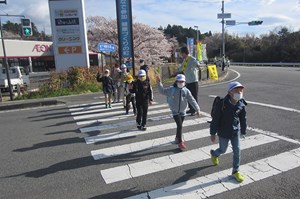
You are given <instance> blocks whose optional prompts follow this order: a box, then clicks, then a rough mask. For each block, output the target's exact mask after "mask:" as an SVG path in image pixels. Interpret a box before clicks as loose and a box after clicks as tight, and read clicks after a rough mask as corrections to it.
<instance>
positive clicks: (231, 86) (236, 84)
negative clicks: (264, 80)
mask: <svg viewBox="0 0 300 199" xmlns="http://www.w3.org/2000/svg"><path fill="white" fill-rule="evenodd" d="M237 87H242V88H244V86H243V85H242V84H241V83H240V82H230V83H229V84H228V85H227V91H228V92H229V91H232V90H233V89H235V88H237Z"/></svg>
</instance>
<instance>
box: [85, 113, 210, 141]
mask: <svg viewBox="0 0 300 199" xmlns="http://www.w3.org/2000/svg"><path fill="white" fill-rule="evenodd" d="M209 120H210V118H207V117H204V118H195V119H190V120H185V121H184V122H183V127H185V126H193V125H199V124H203V123H206V122H207V121H209ZM168 129H176V124H175V122H170V123H167V124H160V125H155V126H149V127H148V128H147V131H140V130H137V129H130V130H122V131H117V132H113V133H106V134H100V135H96V136H90V137H85V138H84V139H85V142H86V143H87V144H93V143H96V142H104V141H108V140H116V139H121V138H127V137H132V136H137V135H145V134H149V133H154V132H161V131H164V130H168ZM137 132H138V134H137Z"/></svg>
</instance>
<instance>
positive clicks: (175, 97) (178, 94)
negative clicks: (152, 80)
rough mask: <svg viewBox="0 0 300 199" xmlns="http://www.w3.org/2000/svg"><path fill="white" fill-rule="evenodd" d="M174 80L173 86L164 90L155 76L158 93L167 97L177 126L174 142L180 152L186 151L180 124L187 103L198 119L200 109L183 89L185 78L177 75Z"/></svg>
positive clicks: (189, 93)
mask: <svg viewBox="0 0 300 199" xmlns="http://www.w3.org/2000/svg"><path fill="white" fill-rule="evenodd" d="M175 80H176V81H175V83H174V85H173V86H170V87H168V88H164V87H163V85H162V83H161V82H160V78H159V77H158V76H156V82H157V85H158V91H159V92H160V93H161V94H163V95H166V96H167V97H168V104H169V107H170V109H171V112H172V115H173V118H174V120H175V122H176V125H177V131H176V137H175V142H176V143H177V144H178V147H179V148H180V149H181V150H184V149H186V145H185V144H184V142H183V140H182V124H183V121H184V117H185V115H186V109H187V107H188V103H190V104H191V105H192V106H193V108H194V109H195V110H196V114H197V116H198V117H200V107H199V105H198V103H197V102H196V100H195V98H194V97H193V96H192V94H191V92H190V90H189V89H187V88H186V87H185V76H184V75H182V74H178V75H177V76H176V78H175Z"/></svg>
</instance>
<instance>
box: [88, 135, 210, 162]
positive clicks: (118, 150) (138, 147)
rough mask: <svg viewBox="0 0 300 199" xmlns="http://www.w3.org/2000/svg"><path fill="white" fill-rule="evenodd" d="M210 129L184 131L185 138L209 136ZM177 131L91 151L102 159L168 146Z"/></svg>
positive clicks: (95, 157) (194, 138)
mask: <svg viewBox="0 0 300 199" xmlns="http://www.w3.org/2000/svg"><path fill="white" fill-rule="evenodd" d="M209 136H210V135H209V129H202V130H197V131H192V132H188V133H184V140H185V141H191V140H196V139H200V138H205V137H209ZM174 139H175V133H174V135H171V136H166V137H162V138H156V139H151V140H145V141H141V142H134V143H130V144H124V145H119V146H114V147H109V148H105V149H98V150H93V151H91V154H92V156H93V158H94V160H100V159H104V158H110V157H113V156H119V155H124V154H128V153H134V152H138V151H143V150H149V149H154V148H159V147H163V146H168V145H171V144H174Z"/></svg>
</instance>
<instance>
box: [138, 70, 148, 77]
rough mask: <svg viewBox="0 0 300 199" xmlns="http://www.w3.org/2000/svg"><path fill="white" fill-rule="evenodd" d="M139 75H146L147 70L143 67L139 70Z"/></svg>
mask: <svg viewBox="0 0 300 199" xmlns="http://www.w3.org/2000/svg"><path fill="white" fill-rule="evenodd" d="M138 76H139V77H140V76H146V71H145V70H143V69H141V70H139V72H138Z"/></svg>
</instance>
